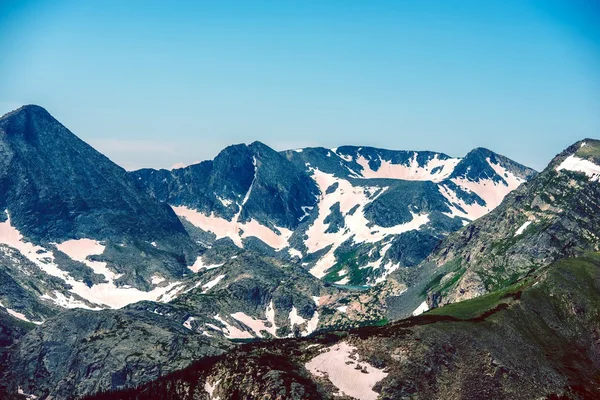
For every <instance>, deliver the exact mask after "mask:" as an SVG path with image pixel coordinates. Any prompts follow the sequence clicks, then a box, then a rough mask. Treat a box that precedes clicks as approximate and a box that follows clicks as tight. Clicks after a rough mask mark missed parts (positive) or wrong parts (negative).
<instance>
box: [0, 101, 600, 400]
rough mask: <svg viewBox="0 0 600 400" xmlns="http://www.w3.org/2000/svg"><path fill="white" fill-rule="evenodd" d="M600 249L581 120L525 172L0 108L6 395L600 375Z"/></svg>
mask: <svg viewBox="0 0 600 400" xmlns="http://www.w3.org/2000/svg"><path fill="white" fill-rule="evenodd" d="M557 151H560V149H557ZM599 252H600V141H597V140H593V139H584V140H582V141H580V142H577V143H575V144H573V145H572V146H570V147H568V148H567V149H565V150H564V151H562V152H560V153H559V154H558V155H557V156H556V157H555V158H554V159H553V160H551V161H550V163H549V164H548V166H547V167H546V168H545V169H544V170H543V171H542V172H540V173H537V172H536V171H534V170H532V169H531V168H528V167H526V166H523V165H521V164H519V163H517V162H515V161H513V160H510V159H508V158H506V157H504V156H502V155H499V154H496V153H494V152H493V151H490V150H487V149H484V148H475V149H473V150H472V151H470V152H469V153H467V154H466V155H464V156H463V157H452V156H448V155H446V154H444V153H437V152H432V151H406V150H385V149H378V148H372V147H354V146H340V147H337V148H333V149H325V148H302V149H294V150H287V151H275V150H273V149H272V148H270V147H268V146H267V145H265V144H263V143H260V142H253V143H251V144H248V145H246V144H236V145H232V146H229V147H227V148H225V149H224V150H222V151H221V152H220V153H219V154H218V155H217V156H216V157H215V158H214V159H213V160H208V161H203V162H200V163H197V164H193V165H189V166H187V167H183V168H177V169H172V170H164V169H161V170H154V169H141V170H137V171H125V170H124V169H122V168H121V167H119V166H118V165H116V164H114V163H113V162H112V161H111V160H109V159H108V158H107V157H105V156H104V155H102V154H101V153H99V152H98V151H96V150H94V149H93V148H92V147H91V146H89V145H88V144H86V143H85V142H83V141H81V140H80V139H79V138H77V137H76V136H75V135H74V134H73V133H71V132H70V131H69V130H68V129H67V128H66V127H64V126H63V125H62V124H60V122H58V121H57V120H56V119H54V118H53V117H52V116H51V115H50V114H49V113H48V112H47V111H46V110H44V109H43V108H41V107H39V106H33V105H30V106H24V107H22V108H20V109H18V110H16V111H13V112H11V113H8V114H6V115H4V116H3V117H1V118H0V343H1V346H0V359H1V361H2V362H1V363H0V372H1V374H0V398H2V399H79V398H85V399H90V400H91V399H154V398H161V399H221V400H223V399H230V398H231V399H238V398H239V399H330V398H334V397H335V398H341V399H483V398H493V399H523V398H527V399H567V398H568V399H571V398H573V399H587V398H589V399H593V398H600V381H599V380H598V377H599V376H600V349H599V347H598V342H599V341H600V254H599Z"/></svg>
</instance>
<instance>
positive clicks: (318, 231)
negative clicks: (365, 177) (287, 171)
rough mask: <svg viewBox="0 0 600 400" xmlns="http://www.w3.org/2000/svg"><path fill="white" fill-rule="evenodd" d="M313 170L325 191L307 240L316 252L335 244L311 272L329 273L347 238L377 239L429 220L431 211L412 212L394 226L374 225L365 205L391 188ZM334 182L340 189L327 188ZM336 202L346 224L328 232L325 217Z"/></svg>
mask: <svg viewBox="0 0 600 400" xmlns="http://www.w3.org/2000/svg"><path fill="white" fill-rule="evenodd" d="M311 170H312V173H313V175H312V177H313V179H314V180H315V182H316V183H317V186H318V187H319V190H320V191H321V196H320V198H319V204H318V210H317V211H318V215H317V218H316V220H315V221H314V222H313V223H312V225H311V226H310V227H309V228H308V229H307V230H306V235H307V239H306V240H305V242H304V244H305V245H306V247H307V248H308V252H309V253H314V252H316V251H318V250H321V249H324V248H326V247H328V246H331V248H330V249H329V251H328V252H327V253H326V254H325V255H323V256H322V257H321V258H320V259H319V260H318V261H317V262H316V263H315V265H314V266H313V267H312V268H311V270H310V273H311V274H313V275H314V276H316V277H317V278H322V277H323V276H325V274H326V271H327V270H328V269H329V268H331V267H332V266H333V265H334V264H335V262H336V260H335V250H336V249H337V248H338V247H339V246H340V245H341V244H342V243H343V242H345V241H346V240H348V239H350V238H353V241H354V242H355V243H375V242H378V241H381V240H382V239H384V238H385V237H387V236H390V235H398V234H400V233H404V232H407V231H410V230H414V229H419V228H420V227H421V226H423V225H425V224H426V223H427V222H429V216H428V214H416V213H412V212H411V213H412V217H413V218H412V220H411V221H409V222H407V223H405V224H400V225H396V226H393V227H381V226H377V225H372V223H371V222H370V221H369V220H367V218H366V217H365V215H364V208H365V206H366V205H367V204H368V203H369V202H372V201H373V200H375V199H376V198H377V197H378V196H380V195H381V194H382V193H383V192H384V191H385V190H386V189H387V188H384V189H383V190H380V188H377V187H364V186H353V185H352V184H351V183H350V182H349V181H347V180H344V179H339V178H336V177H335V176H334V175H332V174H328V173H325V172H322V171H320V170H318V169H311ZM334 183H337V184H338V187H337V189H336V190H335V191H334V192H333V193H327V188H329V187H330V186H331V185H333V184H334ZM375 193H377V194H375ZM336 203H339V204H340V212H341V213H342V216H344V220H345V228H344V229H343V230H340V231H338V232H335V233H329V232H326V230H327V228H328V227H329V226H328V224H326V223H325V219H326V218H327V216H328V215H329V213H330V208H331V207H332V206H333V205H334V204H336ZM357 205H358V208H357V209H356V210H354V212H353V214H352V215H350V210H352V209H353V208H354V207H355V206H357Z"/></svg>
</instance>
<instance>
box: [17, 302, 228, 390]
mask: <svg viewBox="0 0 600 400" xmlns="http://www.w3.org/2000/svg"><path fill="white" fill-rule="evenodd" d="M230 346H231V344H229V343H228V342H226V341H224V340H222V339H219V338H218V337H207V336H205V335H202V334H200V333H195V332H193V331H191V330H189V329H186V328H185V327H184V326H182V325H181V324H180V323H179V322H178V321H177V320H176V319H175V318H169V317H165V316H161V315H158V314H154V313H151V312H144V311H137V310H128V311H125V310H106V311H88V310H81V309H79V310H72V311H69V312H64V313H62V314H60V315H59V316H57V317H55V318H54V319H52V320H49V321H46V322H45V323H44V324H43V326H40V327H38V328H36V329H34V330H32V331H31V332H29V333H28V334H27V335H25V336H24V337H23V338H22V339H21V340H20V343H19V344H18V347H16V349H15V351H14V353H13V355H12V368H11V375H10V376H11V377H12V380H13V384H17V385H18V386H19V387H21V388H22V389H23V391H24V392H26V393H30V394H34V395H37V396H40V397H43V396H46V395H52V397H53V398H59V399H60V398H62V399H67V398H76V397H78V396H82V395H85V394H89V393H94V392H97V391H106V390H115V389H119V388H125V387H130V386H135V385H138V384H141V383H143V382H147V381H149V380H152V379H156V378H158V377H160V376H162V375H165V374H166V373H169V372H171V371H175V370H177V369H181V368H183V367H185V366H187V365H188V364H190V363H191V362H192V361H194V360H197V359H199V358H203V357H207V356H213V355H216V354H220V353H222V352H223V351H225V350H226V349H227V348H229V347H230Z"/></svg>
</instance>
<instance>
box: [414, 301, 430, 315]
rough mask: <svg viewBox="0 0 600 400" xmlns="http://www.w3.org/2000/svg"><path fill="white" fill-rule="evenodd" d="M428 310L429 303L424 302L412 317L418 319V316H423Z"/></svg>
mask: <svg viewBox="0 0 600 400" xmlns="http://www.w3.org/2000/svg"><path fill="white" fill-rule="evenodd" d="M428 310H429V306H428V305H427V301H423V302H422V303H421V305H419V307H417V308H416V309H415V311H413V312H412V315H413V316H415V317H416V316H417V315H421V314H423V313H424V312H425V311H428Z"/></svg>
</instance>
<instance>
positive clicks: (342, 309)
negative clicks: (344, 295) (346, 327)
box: [336, 306, 348, 314]
mask: <svg viewBox="0 0 600 400" xmlns="http://www.w3.org/2000/svg"><path fill="white" fill-rule="evenodd" d="M336 310H338V311H339V312H342V313H344V314H346V311H348V306H339V307H337V308H336Z"/></svg>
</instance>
